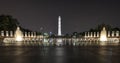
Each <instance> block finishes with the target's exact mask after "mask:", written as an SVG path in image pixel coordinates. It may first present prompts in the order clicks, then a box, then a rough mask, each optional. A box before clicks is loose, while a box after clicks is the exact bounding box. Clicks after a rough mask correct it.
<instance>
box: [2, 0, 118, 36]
mask: <svg viewBox="0 0 120 63" xmlns="http://www.w3.org/2000/svg"><path fill="white" fill-rule="evenodd" d="M0 14H8V15H12V16H13V17H14V18H16V19H18V21H19V22H20V25H21V26H22V27H24V28H27V29H31V30H33V31H42V32H53V33H57V24H58V23H57V21H58V16H59V15H60V16H61V17H62V33H63V34H65V33H72V32H74V31H76V32H82V31H87V30H89V29H90V28H95V27H96V26H97V25H98V24H102V23H105V24H109V25H111V26H113V27H120V2H119V0H93V1H91V0H88V1H87V0H84V1H81V0H0ZM41 28H43V29H41Z"/></svg>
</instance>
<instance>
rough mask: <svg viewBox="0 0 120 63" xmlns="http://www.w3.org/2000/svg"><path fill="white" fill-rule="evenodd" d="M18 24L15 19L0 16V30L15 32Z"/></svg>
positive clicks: (8, 16)
mask: <svg viewBox="0 0 120 63" xmlns="http://www.w3.org/2000/svg"><path fill="white" fill-rule="evenodd" d="M18 25H19V22H18V21H17V19H15V18H13V17H12V16H10V15H1V16H0V30H5V31H6V30H8V31H9V30H13V31H14V30H16V28H17V26H18Z"/></svg>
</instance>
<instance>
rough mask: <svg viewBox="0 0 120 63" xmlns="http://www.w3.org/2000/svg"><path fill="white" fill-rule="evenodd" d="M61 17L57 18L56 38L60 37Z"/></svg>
mask: <svg viewBox="0 0 120 63" xmlns="http://www.w3.org/2000/svg"><path fill="white" fill-rule="evenodd" d="M61 35H62V34H61V17H60V16H59V17H58V36H61Z"/></svg>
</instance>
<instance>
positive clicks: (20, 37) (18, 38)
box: [15, 27, 23, 42]
mask: <svg viewBox="0 0 120 63" xmlns="http://www.w3.org/2000/svg"><path fill="white" fill-rule="evenodd" d="M15 40H16V41H17V42H20V41H22V40H23V33H22V31H21V30H20V28H19V27H17V29H16V31H15Z"/></svg>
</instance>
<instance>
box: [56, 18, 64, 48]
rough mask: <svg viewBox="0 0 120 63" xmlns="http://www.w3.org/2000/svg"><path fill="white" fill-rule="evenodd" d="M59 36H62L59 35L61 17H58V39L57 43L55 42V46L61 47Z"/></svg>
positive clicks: (61, 42)
mask: <svg viewBox="0 0 120 63" xmlns="http://www.w3.org/2000/svg"><path fill="white" fill-rule="evenodd" d="M61 36H62V33H61V17H60V16H59V17H58V38H57V42H56V45H57V46H61V45H63V41H62V38H61Z"/></svg>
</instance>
